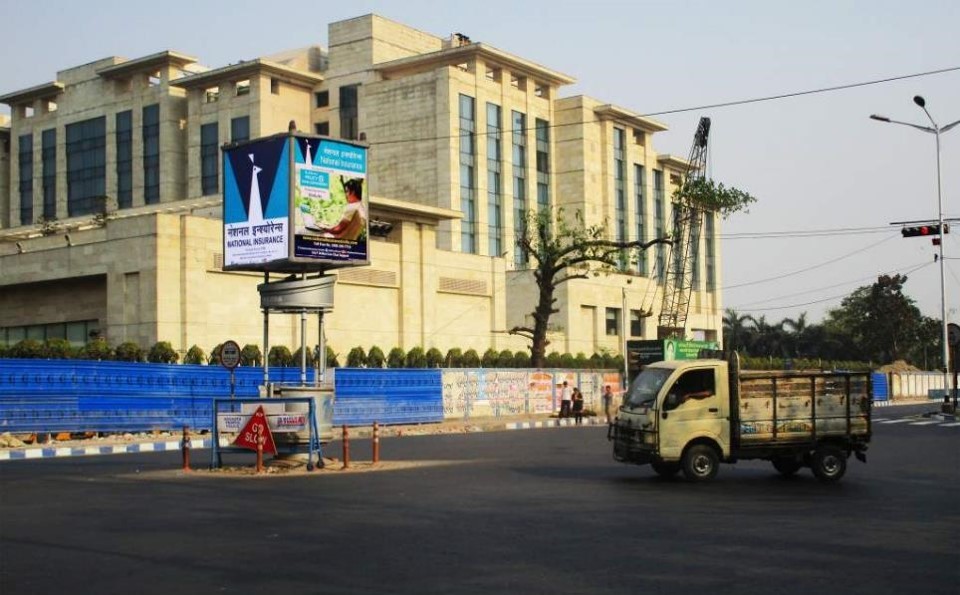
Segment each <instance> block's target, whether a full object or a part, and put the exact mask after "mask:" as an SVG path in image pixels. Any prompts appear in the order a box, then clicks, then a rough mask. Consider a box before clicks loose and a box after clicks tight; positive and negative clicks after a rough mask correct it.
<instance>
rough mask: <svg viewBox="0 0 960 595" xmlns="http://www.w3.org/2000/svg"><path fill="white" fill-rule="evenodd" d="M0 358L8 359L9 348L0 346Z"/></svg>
mask: <svg viewBox="0 0 960 595" xmlns="http://www.w3.org/2000/svg"><path fill="white" fill-rule="evenodd" d="M0 357H10V348H9V347H7V346H6V345H0Z"/></svg>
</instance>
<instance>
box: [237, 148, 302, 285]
mask: <svg viewBox="0 0 960 595" xmlns="http://www.w3.org/2000/svg"><path fill="white" fill-rule="evenodd" d="M289 146H290V143H289V142H288V139H287V138H286V137H273V138H267V139H263V140H260V141H256V142H252V143H247V144H244V145H240V146H237V147H234V148H231V149H226V150H224V153H223V266H224V268H259V267H261V266H264V265H266V264H267V263H271V262H275V261H284V260H286V259H287V257H288V255H289V251H290V246H289V241H290V240H289V237H290V149H289Z"/></svg>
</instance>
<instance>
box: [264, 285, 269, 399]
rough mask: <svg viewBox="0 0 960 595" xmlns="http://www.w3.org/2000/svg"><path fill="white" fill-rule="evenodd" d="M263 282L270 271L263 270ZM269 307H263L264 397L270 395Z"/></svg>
mask: <svg viewBox="0 0 960 595" xmlns="http://www.w3.org/2000/svg"><path fill="white" fill-rule="evenodd" d="M263 282H264V283H265V284H266V283H270V273H269V272H267V271H264V272H263ZM269 353H270V309H269V308H264V309H263V390H264V395H263V396H265V397H270V396H271V395H270V362H269V359H270V358H269V357H268V355H269Z"/></svg>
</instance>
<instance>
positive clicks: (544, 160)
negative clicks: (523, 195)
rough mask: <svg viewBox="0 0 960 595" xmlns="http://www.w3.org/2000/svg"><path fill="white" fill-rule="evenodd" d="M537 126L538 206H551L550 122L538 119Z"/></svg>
mask: <svg viewBox="0 0 960 595" xmlns="http://www.w3.org/2000/svg"><path fill="white" fill-rule="evenodd" d="M536 127H537V208H539V209H541V210H543V209H546V208H549V207H550V123H549V122H547V121H546V120H541V119H540V118H537V119H536Z"/></svg>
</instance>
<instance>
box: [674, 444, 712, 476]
mask: <svg viewBox="0 0 960 595" xmlns="http://www.w3.org/2000/svg"><path fill="white" fill-rule="evenodd" d="M682 464H683V475H684V477H686V478H687V479H689V480H690V481H709V480H711V479H713V478H714V477H715V476H716V475H717V471H719V468H720V457H719V456H718V455H717V451H716V449H714V448H713V447H712V446H709V445H706V444H694V445H693V446H691V447H690V448H688V449H687V451H686V452H685V453H683V462H682Z"/></svg>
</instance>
